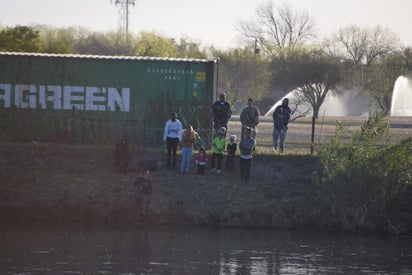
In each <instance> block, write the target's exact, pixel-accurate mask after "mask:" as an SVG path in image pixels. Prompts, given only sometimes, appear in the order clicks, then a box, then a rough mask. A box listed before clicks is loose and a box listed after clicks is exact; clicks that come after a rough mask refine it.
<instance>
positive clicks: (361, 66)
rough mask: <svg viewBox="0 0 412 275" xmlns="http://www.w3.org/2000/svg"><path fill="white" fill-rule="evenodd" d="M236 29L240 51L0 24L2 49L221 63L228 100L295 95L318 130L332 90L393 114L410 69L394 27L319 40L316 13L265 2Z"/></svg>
mask: <svg viewBox="0 0 412 275" xmlns="http://www.w3.org/2000/svg"><path fill="white" fill-rule="evenodd" d="M236 27H237V30H238V32H239V37H240V42H239V46H238V47H235V48H231V49H224V50H222V49H217V48H215V47H214V46H210V47H207V48H204V47H202V45H201V43H199V42H196V41H193V40H192V39H190V38H181V39H180V40H179V41H176V40H175V39H173V38H170V37H167V36H164V35H161V34H158V33H156V32H140V33H138V34H133V33H130V34H129V35H128V37H127V38H125V37H124V35H123V34H122V33H120V32H92V31H90V30H87V29H85V28H80V27H68V28H53V27H48V26H42V25H33V26H15V27H0V51H16V52H37V53H58V54H97V55H133V56H157V57H169V58H202V59H204V58H208V59H219V82H218V89H219V91H223V92H226V94H227V98H228V101H229V102H231V103H232V104H234V103H236V102H244V101H245V99H246V98H248V97H253V98H254V99H255V102H256V104H257V105H258V106H259V107H260V109H261V110H262V111H265V110H267V109H269V108H270V106H271V105H272V104H273V103H274V102H276V101H277V100H278V99H280V98H281V97H282V96H284V95H285V94H287V93H288V92H289V91H292V90H296V91H298V95H299V96H298V98H299V101H298V103H296V106H298V105H299V106H300V109H302V108H303V107H302V106H306V107H305V108H307V110H309V111H310V112H308V111H307V110H301V111H300V112H299V114H302V115H307V114H308V113H311V114H312V116H313V127H314V123H315V120H316V118H317V117H318V115H319V109H320V107H321V106H322V104H323V103H324V101H325V99H326V97H327V96H328V94H330V93H334V94H343V93H347V92H350V91H353V90H357V91H358V92H359V93H360V94H362V95H364V96H366V97H367V98H368V99H369V101H370V103H371V108H372V109H373V110H375V111H378V112H382V113H384V114H387V113H388V112H389V110H390V107H391V97H392V90H393V85H394V83H395V81H396V79H397V78H398V77H399V76H400V75H405V74H407V73H408V71H409V70H411V68H412V48H411V47H404V46H402V45H401V43H400V39H399V37H398V35H396V34H395V33H394V32H392V31H391V30H389V29H386V28H382V27H380V26H376V27H374V28H361V27H359V26H356V25H351V26H346V27H342V28H340V29H339V30H338V31H336V33H333V34H332V35H330V36H329V37H326V38H320V37H319V36H318V35H317V26H316V25H315V23H314V21H313V19H312V18H311V17H310V15H309V14H308V13H307V12H305V11H301V10H295V9H292V8H291V7H290V6H289V5H288V4H286V3H285V4H282V5H280V6H275V5H274V4H273V3H272V2H271V1H268V2H266V3H263V4H261V5H259V6H258V7H257V9H256V14H255V17H254V18H252V19H250V20H242V21H240V22H239V23H238V24H237V26H236ZM296 114H298V113H297V112H296Z"/></svg>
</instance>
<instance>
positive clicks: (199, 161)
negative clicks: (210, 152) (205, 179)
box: [195, 147, 207, 175]
mask: <svg viewBox="0 0 412 275" xmlns="http://www.w3.org/2000/svg"><path fill="white" fill-rule="evenodd" d="M195 163H196V165H197V174H198V175H204V174H205V170H206V163H207V155H206V151H205V148H203V147H200V149H199V153H198V154H197V156H196V159H195Z"/></svg>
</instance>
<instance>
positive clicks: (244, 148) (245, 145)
mask: <svg viewBox="0 0 412 275" xmlns="http://www.w3.org/2000/svg"><path fill="white" fill-rule="evenodd" d="M254 145H255V140H254V139H252V138H251V139H249V140H242V141H241V142H240V145H239V149H240V153H241V154H242V155H244V156H248V155H251V154H252V151H253V147H254Z"/></svg>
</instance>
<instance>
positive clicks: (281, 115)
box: [273, 98, 291, 153]
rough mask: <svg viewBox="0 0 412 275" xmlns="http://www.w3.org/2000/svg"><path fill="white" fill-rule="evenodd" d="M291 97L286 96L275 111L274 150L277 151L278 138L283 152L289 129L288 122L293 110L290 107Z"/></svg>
mask: <svg viewBox="0 0 412 275" xmlns="http://www.w3.org/2000/svg"><path fill="white" fill-rule="evenodd" d="M288 105H289V99H288V98H284V99H283V100H282V104H281V105H279V106H277V107H276V109H275V111H274V112H273V123H274V127H273V151H274V152H277V149H278V139H279V138H280V140H279V149H280V152H281V153H283V147H284V144H285V139H286V133H287V131H288V123H289V119H290V115H291V110H290V108H289V106H288Z"/></svg>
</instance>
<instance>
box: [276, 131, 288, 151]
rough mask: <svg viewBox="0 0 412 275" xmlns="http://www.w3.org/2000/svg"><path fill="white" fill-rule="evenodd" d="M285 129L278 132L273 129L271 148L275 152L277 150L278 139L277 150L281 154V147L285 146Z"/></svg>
mask: <svg viewBox="0 0 412 275" xmlns="http://www.w3.org/2000/svg"><path fill="white" fill-rule="evenodd" d="M287 131H288V130H287V129H286V128H282V129H281V130H278V129H276V128H274V129H273V148H274V149H275V150H277V149H278V139H279V137H280V140H279V149H280V151H281V152H283V146H284V145H285V139H286V133H287Z"/></svg>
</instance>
